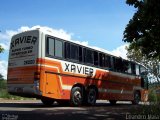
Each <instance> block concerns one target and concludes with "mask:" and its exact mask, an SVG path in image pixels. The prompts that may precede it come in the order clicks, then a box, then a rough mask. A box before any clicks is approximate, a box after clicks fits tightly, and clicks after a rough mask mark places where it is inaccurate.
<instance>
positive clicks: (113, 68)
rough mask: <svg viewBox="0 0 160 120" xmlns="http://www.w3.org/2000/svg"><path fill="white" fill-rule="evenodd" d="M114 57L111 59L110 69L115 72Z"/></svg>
mask: <svg viewBox="0 0 160 120" xmlns="http://www.w3.org/2000/svg"><path fill="white" fill-rule="evenodd" d="M114 64H115V57H111V68H112V70H114V71H115V65H114Z"/></svg>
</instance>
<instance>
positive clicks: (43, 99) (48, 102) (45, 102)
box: [41, 97, 54, 106]
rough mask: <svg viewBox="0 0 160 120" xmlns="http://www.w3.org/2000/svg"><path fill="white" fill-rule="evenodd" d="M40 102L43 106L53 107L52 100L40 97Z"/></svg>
mask: <svg viewBox="0 0 160 120" xmlns="http://www.w3.org/2000/svg"><path fill="white" fill-rule="evenodd" d="M41 101H42V103H43V104H44V105H46V106H51V105H53V103H54V99H52V98H47V97H42V98H41Z"/></svg>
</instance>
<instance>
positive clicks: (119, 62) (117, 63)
mask: <svg viewBox="0 0 160 120" xmlns="http://www.w3.org/2000/svg"><path fill="white" fill-rule="evenodd" d="M114 65H115V70H116V71H118V72H123V70H122V69H123V67H122V66H123V64H122V58H116V59H115V64H114Z"/></svg>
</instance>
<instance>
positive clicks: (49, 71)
mask: <svg viewBox="0 0 160 120" xmlns="http://www.w3.org/2000/svg"><path fill="white" fill-rule="evenodd" d="M144 73H145V67H143V66H142V65H140V64H137V63H135V62H131V61H127V60H125V59H122V58H120V57H116V56H114V55H111V54H108V53H105V52H104V51H101V50H97V49H94V48H92V47H89V46H84V45H82V44H80V43H76V42H73V41H71V40H64V39H61V38H58V37H55V36H53V34H52V32H51V31H47V30H42V29H35V30H30V31H26V32H22V33H19V34H16V35H14V36H13V37H12V40H11V44H10V52H9V63H8V76H7V83H8V92H9V93H10V94H13V95H18V96H25V97H36V98H40V99H41V100H42V102H43V103H44V104H45V105H52V104H53V102H54V101H57V102H59V103H63V102H65V101H70V103H71V104H72V105H74V106H79V105H83V104H90V105H94V104H95V103H96V100H109V101H110V103H111V104H115V103H116V101H124V100H125V101H132V103H134V104H138V103H139V101H146V100H147V96H148V92H147V88H148V87H147V84H148V82H147V79H146V77H145V74H144Z"/></svg>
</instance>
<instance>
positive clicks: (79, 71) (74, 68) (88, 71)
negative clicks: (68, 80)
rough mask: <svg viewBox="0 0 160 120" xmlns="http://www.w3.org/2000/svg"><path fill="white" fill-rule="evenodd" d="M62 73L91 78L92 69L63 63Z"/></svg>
mask: <svg viewBox="0 0 160 120" xmlns="http://www.w3.org/2000/svg"><path fill="white" fill-rule="evenodd" d="M64 71H67V72H72V73H77V74H85V75H89V76H93V72H94V69H93V68H90V67H87V66H82V65H77V64H71V63H65V70H64Z"/></svg>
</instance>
